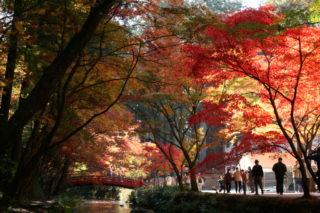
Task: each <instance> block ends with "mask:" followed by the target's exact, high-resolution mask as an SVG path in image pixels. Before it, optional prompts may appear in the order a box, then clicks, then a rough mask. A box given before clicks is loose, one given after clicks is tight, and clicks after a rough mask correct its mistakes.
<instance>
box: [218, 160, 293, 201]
mask: <svg viewBox="0 0 320 213" xmlns="http://www.w3.org/2000/svg"><path fill="white" fill-rule="evenodd" d="M254 163H255V165H254V166H253V168H252V169H251V167H248V170H247V171H244V170H243V169H241V170H239V169H238V168H236V170H235V172H234V173H233V174H231V172H230V170H231V169H230V168H228V169H227V172H226V173H225V175H224V177H222V176H221V177H220V179H219V184H220V189H219V192H221V191H222V190H223V191H224V192H225V191H227V193H230V191H231V183H232V181H234V183H235V191H236V193H241V189H242V190H243V193H244V194H246V193H247V185H248V186H249V187H250V190H251V193H254V192H255V194H256V195H258V194H259V188H260V191H261V194H263V193H264V191H263V184H262V179H263V169H262V166H261V165H259V161H258V160H255V162H254ZM272 170H273V171H274V173H275V176H276V181H277V187H276V188H277V193H278V194H280V195H282V194H283V179H284V175H285V173H286V172H287V167H286V165H285V164H283V163H282V158H279V159H278V163H276V164H274V166H273V168H272Z"/></svg>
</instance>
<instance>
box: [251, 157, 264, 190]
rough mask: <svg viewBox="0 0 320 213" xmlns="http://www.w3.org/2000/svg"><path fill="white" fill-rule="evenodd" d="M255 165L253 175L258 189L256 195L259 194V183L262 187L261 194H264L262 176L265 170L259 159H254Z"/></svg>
mask: <svg viewBox="0 0 320 213" xmlns="http://www.w3.org/2000/svg"><path fill="white" fill-rule="evenodd" d="M254 163H255V165H254V166H253V168H252V177H253V182H254V186H255V190H256V193H255V194H256V195H258V194H259V193H258V185H259V187H260V189H261V194H263V187H262V178H263V170H262V166H260V165H259V161H258V160H255V161H254Z"/></svg>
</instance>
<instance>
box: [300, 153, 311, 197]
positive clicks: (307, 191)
mask: <svg viewBox="0 0 320 213" xmlns="http://www.w3.org/2000/svg"><path fill="white" fill-rule="evenodd" d="M297 160H298V162H299V165H300V172H301V175H302V188H303V197H305V198H309V197H310V188H309V181H308V178H307V173H306V168H305V166H304V163H303V160H302V159H301V158H300V157H299V158H297Z"/></svg>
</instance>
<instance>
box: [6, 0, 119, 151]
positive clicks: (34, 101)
mask: <svg viewBox="0 0 320 213" xmlns="http://www.w3.org/2000/svg"><path fill="white" fill-rule="evenodd" d="M99 2H101V3H96V6H95V7H93V8H92V9H91V11H90V14H89V15H88V18H87V20H86V21H85V23H84V24H83V27H82V29H81V31H80V32H79V33H76V34H75V35H74V36H73V38H72V39H71V40H70V42H69V43H68V45H67V46H66V48H65V49H64V50H63V51H62V52H60V54H59V55H57V57H56V58H55V59H54V61H53V62H52V63H51V65H49V67H47V68H46V69H45V70H44V71H43V75H42V77H41V78H40V80H39V81H38V83H37V84H36V86H35V87H34V89H33V90H32V91H31V93H30V95H29V96H28V97H27V98H26V99H25V100H24V101H23V103H21V105H20V106H19V107H18V109H17V111H16V112H15V113H14V114H13V116H12V117H11V119H10V120H9V121H8V122H5V123H4V124H2V125H1V127H0V138H1V142H0V150H1V151H0V155H3V154H4V152H5V151H6V150H7V148H8V147H9V146H10V145H11V144H12V139H13V138H14V137H15V135H17V134H16V133H17V132H16V129H18V130H21V129H23V128H24V126H25V125H26V124H27V123H28V122H29V121H30V119H32V117H33V116H34V115H35V114H36V113H37V112H38V111H39V110H41V109H43V108H44V107H45V106H46V104H47V101H48V99H49V98H50V96H51V95H52V93H53V91H54V89H55V88H56V85H57V84H58V83H59V82H60V81H61V80H62V79H63V77H64V75H65V73H66V72H67V70H68V68H69V67H70V65H71V64H72V63H73V62H74V61H75V59H76V58H77V57H78V55H79V54H80V53H81V52H82V50H83V49H84V48H85V46H86V44H87V43H88V42H89V41H90V39H91V37H92V35H93V34H94V32H95V30H96V28H97V27H98V25H99V23H100V22H101V20H102V19H103V17H104V15H105V14H106V12H108V11H109V10H110V9H111V8H112V6H113V5H114V4H115V3H116V2H119V0H104V1H99Z"/></svg>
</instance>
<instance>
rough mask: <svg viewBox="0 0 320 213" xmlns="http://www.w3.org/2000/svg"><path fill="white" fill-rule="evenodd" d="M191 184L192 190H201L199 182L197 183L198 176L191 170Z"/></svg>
mask: <svg viewBox="0 0 320 213" xmlns="http://www.w3.org/2000/svg"><path fill="white" fill-rule="evenodd" d="M190 184H191V190H192V191H196V192H197V191H199V189H198V184H197V177H196V174H195V173H194V172H192V171H191V172H190Z"/></svg>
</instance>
